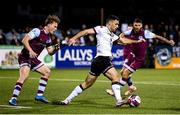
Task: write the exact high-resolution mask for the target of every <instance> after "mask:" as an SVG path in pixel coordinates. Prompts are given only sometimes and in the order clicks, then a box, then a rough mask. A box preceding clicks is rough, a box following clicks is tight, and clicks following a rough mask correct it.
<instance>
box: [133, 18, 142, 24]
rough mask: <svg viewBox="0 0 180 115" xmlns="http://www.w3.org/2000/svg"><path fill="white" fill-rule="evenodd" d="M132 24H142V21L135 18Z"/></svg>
mask: <svg viewBox="0 0 180 115" xmlns="http://www.w3.org/2000/svg"><path fill="white" fill-rule="evenodd" d="M134 23H142V20H141V19H140V18H135V19H134Z"/></svg>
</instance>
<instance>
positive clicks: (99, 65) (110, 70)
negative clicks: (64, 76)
mask: <svg viewBox="0 0 180 115" xmlns="http://www.w3.org/2000/svg"><path fill="white" fill-rule="evenodd" d="M118 26H119V18H118V17H117V16H115V15H111V16H109V17H108V18H107V20H106V26H96V27H94V28H90V29H86V30H83V31H80V32H79V33H77V34H76V35H75V36H73V37H72V38H71V39H70V40H69V44H70V45H72V44H75V43H76V40H77V39H78V38H80V37H82V36H85V35H88V34H96V38H97V54H96V56H95V58H94V59H93V61H92V63H91V69H90V72H89V74H88V75H87V78H86V79H85V81H84V82H83V83H81V84H80V85H78V86H76V87H75V89H74V90H73V91H72V92H71V94H70V95H69V96H68V97H67V98H66V99H65V100H64V101H56V102H55V103H54V104H60V105H67V104H69V103H70V102H72V100H73V99H74V98H75V97H76V96H78V95H79V94H81V93H82V92H83V91H84V90H85V89H87V88H89V87H91V86H92V85H93V83H94V82H95V81H96V79H97V78H98V76H99V75H100V74H101V73H103V74H104V76H106V77H107V78H109V79H110V80H111V81H112V90H113V92H114V93H115V99H116V106H121V105H122V104H124V100H122V98H121V95H120V87H121V86H120V84H119V75H118V72H117V71H116V69H115V68H114V66H113V65H112V62H111V59H112V53H111V48H112V45H113V42H114V41H116V40H118V42H122V43H124V44H131V43H139V42H143V40H130V39H121V38H119V36H117V35H115V34H114V33H113V32H115V31H116V30H117V28H118Z"/></svg>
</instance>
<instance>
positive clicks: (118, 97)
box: [112, 84, 122, 101]
mask: <svg viewBox="0 0 180 115" xmlns="http://www.w3.org/2000/svg"><path fill="white" fill-rule="evenodd" d="M112 90H113V92H114V95H115V98H116V101H119V100H122V97H121V86H120V85H119V84H112Z"/></svg>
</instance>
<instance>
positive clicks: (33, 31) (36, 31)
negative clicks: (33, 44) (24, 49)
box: [28, 28, 40, 39]
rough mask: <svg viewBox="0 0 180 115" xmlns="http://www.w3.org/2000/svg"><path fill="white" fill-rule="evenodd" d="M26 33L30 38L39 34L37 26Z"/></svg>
mask: <svg viewBox="0 0 180 115" xmlns="http://www.w3.org/2000/svg"><path fill="white" fill-rule="evenodd" d="M28 35H29V36H30V38H31V39H34V38H36V37H38V36H39V35H40V30H39V29H38V28H34V29H32V30H31V31H30V32H29V33H28Z"/></svg>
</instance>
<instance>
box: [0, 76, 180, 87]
mask: <svg viewBox="0 0 180 115" xmlns="http://www.w3.org/2000/svg"><path fill="white" fill-rule="evenodd" d="M0 79H17V78H16V77H3V76H0ZM28 79H31V80H38V79H39V78H28ZM49 80H53V81H69V82H76V81H84V79H83V80H82V79H61V78H60V79H59V78H50V79H49ZM97 82H102V83H108V82H110V81H107V80H97ZM135 84H143V85H167V86H180V83H170V82H166V81H165V82H163V81H162V82H159V81H149V82H147V81H140V82H135Z"/></svg>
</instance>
